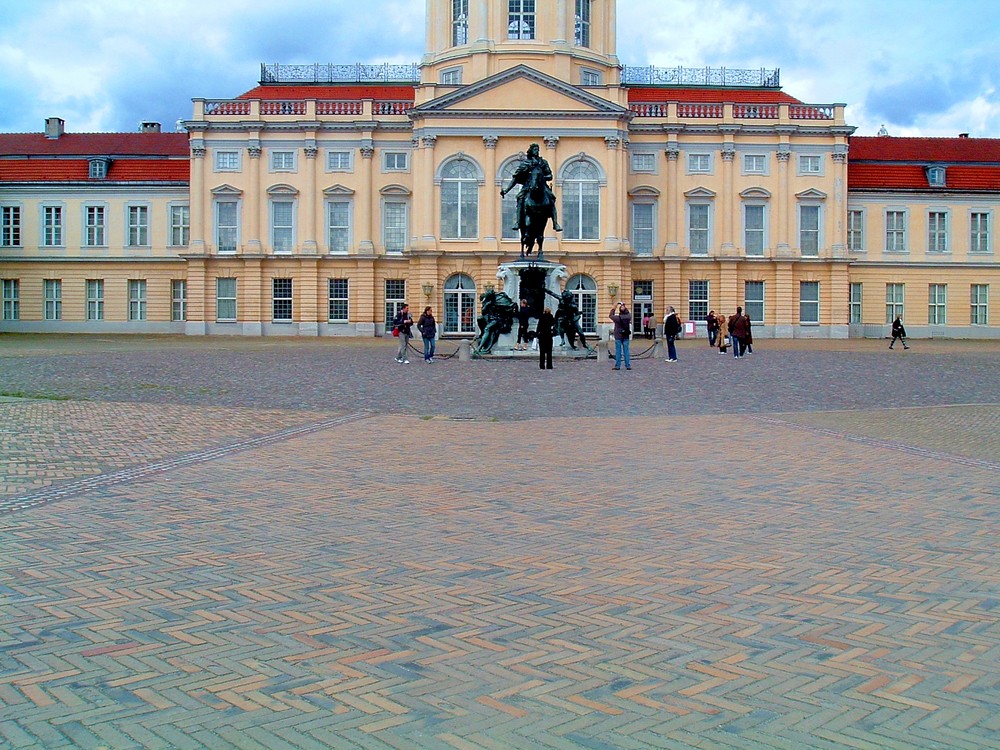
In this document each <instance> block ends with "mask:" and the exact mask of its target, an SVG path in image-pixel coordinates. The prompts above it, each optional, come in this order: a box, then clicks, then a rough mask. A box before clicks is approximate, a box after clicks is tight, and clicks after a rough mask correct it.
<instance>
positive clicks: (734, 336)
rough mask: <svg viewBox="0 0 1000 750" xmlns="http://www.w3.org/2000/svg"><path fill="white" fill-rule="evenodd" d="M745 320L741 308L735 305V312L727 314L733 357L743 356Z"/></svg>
mask: <svg viewBox="0 0 1000 750" xmlns="http://www.w3.org/2000/svg"><path fill="white" fill-rule="evenodd" d="M746 325H747V324H746V321H745V320H744V319H743V308H742V307H737V308H736V314H735V315H730V316H729V339H730V342H731V343H732V345H733V357H734V358H735V359H739V358H740V357H742V356H743V348H744V347H745V346H746V344H744V343H743V337H744V336H745V335H746Z"/></svg>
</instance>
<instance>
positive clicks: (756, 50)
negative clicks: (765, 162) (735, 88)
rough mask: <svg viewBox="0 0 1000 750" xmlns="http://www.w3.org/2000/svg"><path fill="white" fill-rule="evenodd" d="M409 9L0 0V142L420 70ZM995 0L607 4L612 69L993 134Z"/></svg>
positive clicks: (247, 0)
mask: <svg viewBox="0 0 1000 750" xmlns="http://www.w3.org/2000/svg"><path fill="white" fill-rule="evenodd" d="M424 13H425V0H368V2H363V3H362V2H356V0H282V2H279V3H267V2H264V0H212V1H209V0H144V1H143V2H136V0H0V19H2V21H0V69H2V70H3V71H4V75H3V76H2V77H0V94H2V96H3V101H4V104H5V106H4V107H3V108H2V109H0V132H38V131H41V130H42V127H43V123H44V120H45V118H46V117H50V116H57V117H62V118H63V119H64V120H66V127H67V130H69V131H71V132H86V131H115V130H118V131H133V130H135V129H137V127H138V123H139V122H141V121H142V120H155V121H159V122H162V123H163V124H164V128H165V129H170V128H172V127H173V124H174V123H175V122H176V120H178V119H185V118H188V117H190V115H191V99H192V98H193V97H204V98H209V99H213V98H220V99H221V98H230V97H235V96H238V95H239V94H241V93H243V92H244V91H247V90H248V89H250V88H253V86H254V85H255V84H256V81H257V80H258V78H259V74H260V63H262V62H280V63H312V62H323V63H326V62H333V63H353V62H391V63H408V62H417V61H419V59H420V56H421V53H422V51H423V44H424ZM998 42H1000V0H948V1H947V2H943V1H942V0H878V1H876V0H810V1H809V2H803V0H619V1H618V56H619V58H620V59H621V61H622V62H623V63H625V64H626V65H634V66H643V65H659V66H676V65H684V66H695V67H697V66H706V65H708V66H712V67H720V66H726V67H733V68H760V67H765V68H780V69H781V83H782V87H783V88H784V90H785V91H786V92H788V93H789V94H792V95H793V96H795V97H797V98H799V99H801V100H803V101H805V102H809V103H813V104H830V103H835V102H843V103H845V104H847V105H848V109H847V119H848V122H849V123H851V124H852V125H856V126H857V128H858V131H857V132H858V134H860V135H874V134H875V132H876V131H877V130H878V128H879V126H880V125H881V124H883V123H884V124H885V126H886V127H887V128H888V130H889V132H890V133H891V134H892V135H926V136H938V135H941V136H946V135H955V134H957V133H960V132H968V133H970V134H971V135H972V136H974V137H1000V92H998V85H1000V43H998Z"/></svg>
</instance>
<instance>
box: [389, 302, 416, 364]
mask: <svg viewBox="0 0 1000 750" xmlns="http://www.w3.org/2000/svg"><path fill="white" fill-rule="evenodd" d="M412 326H413V316H412V315H410V306H409V305H408V304H406V303H405V302H404V303H403V306H402V307H401V308H399V312H398V313H396V317H395V318H393V319H392V327H393V328H394V329H395V330H396V333H397V334H399V351H398V352H396V361H397V362H399V363H400V364H401V365H408V364H410V360H409V359H408V358H407V356H406V355H407V350H408V349H409V346H410V337H411V336H412V333H411V330H412Z"/></svg>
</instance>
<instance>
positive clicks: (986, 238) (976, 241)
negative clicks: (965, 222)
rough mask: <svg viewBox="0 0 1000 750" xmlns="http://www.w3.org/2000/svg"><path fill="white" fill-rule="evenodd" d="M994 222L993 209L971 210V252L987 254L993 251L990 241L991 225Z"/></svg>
mask: <svg viewBox="0 0 1000 750" xmlns="http://www.w3.org/2000/svg"><path fill="white" fill-rule="evenodd" d="M992 224H993V212H992V211H970V212H969V253H970V254H972V255H986V254H988V253H991V252H992V251H993V244H992V243H991V242H990V226H991V225H992Z"/></svg>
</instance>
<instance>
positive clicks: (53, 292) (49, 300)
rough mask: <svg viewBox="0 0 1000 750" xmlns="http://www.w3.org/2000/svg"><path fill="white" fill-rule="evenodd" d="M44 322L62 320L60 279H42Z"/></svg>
mask: <svg viewBox="0 0 1000 750" xmlns="http://www.w3.org/2000/svg"><path fill="white" fill-rule="evenodd" d="M42 296H43V298H44V300H45V305H44V307H45V310H44V318H45V320H62V279H42Z"/></svg>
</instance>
